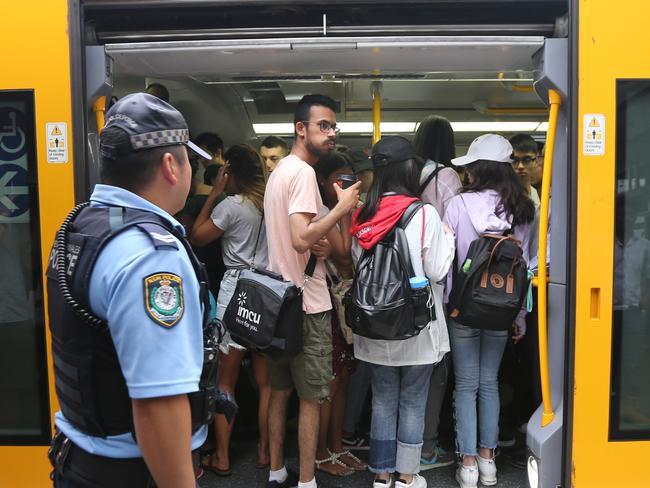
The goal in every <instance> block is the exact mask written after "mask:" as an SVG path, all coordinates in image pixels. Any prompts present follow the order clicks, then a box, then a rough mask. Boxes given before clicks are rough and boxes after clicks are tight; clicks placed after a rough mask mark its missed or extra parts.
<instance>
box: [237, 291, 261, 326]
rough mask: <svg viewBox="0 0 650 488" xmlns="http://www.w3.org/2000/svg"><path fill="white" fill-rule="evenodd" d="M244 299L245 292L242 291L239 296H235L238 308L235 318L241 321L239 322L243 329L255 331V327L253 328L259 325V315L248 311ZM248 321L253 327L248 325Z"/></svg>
mask: <svg viewBox="0 0 650 488" xmlns="http://www.w3.org/2000/svg"><path fill="white" fill-rule="evenodd" d="M246 299H247V297H246V292H245V291H242V292H240V293H239V295H237V303H238V304H239V307H237V317H238V318H240V319H243V320H241V323H242V325H244V326H245V327H247V328H250V329H251V330H257V327H255V325H259V324H260V318H261V317H260V314H259V313H256V312H253V311H252V310H249V309H248V308H246V307H245V305H246ZM249 321H250V322H253V324H255V325H252V324H250V323H249Z"/></svg>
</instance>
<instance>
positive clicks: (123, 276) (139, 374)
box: [48, 93, 214, 488]
mask: <svg viewBox="0 0 650 488" xmlns="http://www.w3.org/2000/svg"><path fill="white" fill-rule="evenodd" d="M106 117H107V118H106V126H105V127H104V130H103V132H102V135H101V140H100V153H101V180H102V184H98V185H97V186H96V187H95V189H94V191H93V193H92V196H91V198H90V205H88V206H85V207H83V208H79V207H77V208H76V209H75V210H74V211H73V213H72V214H71V215H70V216H69V217H68V219H66V222H65V223H64V225H63V227H62V229H61V230H60V231H59V233H58V234H57V240H56V243H55V246H54V248H53V252H52V255H51V258H50V266H49V269H48V294H49V298H48V300H49V313H50V327H51V331H52V343H53V344H52V349H53V357H54V367H55V383H56V392H57V396H58V399H59V403H60V405H61V411H60V412H58V413H57V414H56V420H55V423H56V428H57V434H56V436H55V439H54V440H53V443H52V447H51V449H50V458H51V460H52V462H53V464H54V467H55V469H54V471H53V479H54V486H56V487H81V486H83V487H91V486H92V487H95V486H98V487H104V486H106V487H117V486H120V487H127V488H131V487H134V488H135V487H138V488H139V487H142V488H144V487H148V486H158V487H159V488H165V487H173V488H194V487H195V486H196V481H195V479H196V478H195V472H194V469H193V451H195V450H197V449H198V447H199V446H200V445H201V444H202V443H203V442H204V440H205V437H206V433H207V428H206V426H205V425H204V424H205V423H206V422H208V421H209V419H210V414H211V412H209V410H211V409H212V410H213V406H214V397H211V396H210V394H209V393H210V392H208V393H206V391H207V390H210V385H209V384H208V383H210V381H212V379H209V381H207V382H206V381H202V380H201V379H202V371H203V379H205V377H206V375H207V373H206V367H207V365H208V363H209V361H206V365H205V367H204V341H205V340H206V337H207V336H206V332H205V330H206V328H205V327H202V324H203V325H204V324H205V322H203V320H204V303H202V301H203V300H204V299H205V294H204V293H203V291H202V289H203V288H204V284H201V283H200V282H201V281H202V280H203V278H204V276H203V275H202V274H201V270H200V265H199V264H198V261H196V259H195V258H194V256H193V254H192V253H191V250H190V249H189V247H188V246H187V245H186V242H185V239H184V237H183V236H184V231H183V227H182V225H181V224H179V223H178V222H177V221H176V220H175V219H174V218H173V217H172V215H174V214H175V213H176V212H178V211H179V210H181V209H182V208H183V205H184V204H185V200H186V198H187V195H188V192H189V189H190V183H191V180H192V171H191V168H190V163H189V160H188V150H187V148H188V147H189V148H191V149H192V150H194V151H196V152H197V153H198V154H199V155H200V156H201V157H203V158H206V159H211V158H212V157H211V156H210V155H209V154H208V153H206V152H205V151H203V150H201V149H199V148H198V147H196V146H195V145H194V144H193V143H191V142H190V141H189V140H188V128H187V124H186V123H185V120H184V119H183V117H182V115H181V114H180V112H178V111H177V110H176V109H174V108H173V107H172V106H171V105H169V104H167V103H165V102H164V101H162V100H160V99H158V98H156V97H154V96H151V95H148V94H145V93H135V94H132V95H128V96H126V97H124V98H122V99H121V100H119V101H118V102H117V103H116V104H115V105H113V107H111V109H110V110H109V111H108V113H107V114H106ZM204 336H205V337H204ZM208 339H209V338H208ZM207 356H208V354H207V353H206V357H207ZM209 356H210V359H212V354H209ZM213 369H214V368H213ZM213 372H214V371H209V372H208V373H209V374H212V373H213ZM200 383H201V385H200ZM206 385H207V386H206ZM200 386H201V387H200ZM203 387H206V388H203ZM212 393H214V392H212ZM195 465H196V463H195Z"/></svg>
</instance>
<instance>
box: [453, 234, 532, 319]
mask: <svg viewBox="0 0 650 488" xmlns="http://www.w3.org/2000/svg"><path fill="white" fill-rule="evenodd" d="M454 264H456V263H454ZM455 267H456V266H455ZM528 286H529V277H528V266H527V264H526V261H525V260H524V258H523V254H522V250H521V245H520V242H519V241H517V240H516V239H515V238H514V236H512V233H511V230H510V231H508V232H507V233H505V234H502V235H494V234H481V235H480V236H479V237H478V238H476V239H474V240H473V241H472V242H471V244H470V245H469V249H468V251H467V257H466V258H465V262H464V263H463V264H462V265H461V266H460V268H459V269H458V270H457V271H456V275H455V276H454V279H453V284H452V287H451V293H450V295H449V316H450V317H451V318H453V319H454V320H455V321H456V322H458V323H460V324H463V325H466V326H467V327H473V328H477V329H491V330H507V329H509V328H510V327H511V326H512V323H513V322H514V320H515V318H516V317H517V314H518V313H519V311H520V310H521V306H522V304H523V301H524V299H525V297H526V293H527V292H528Z"/></svg>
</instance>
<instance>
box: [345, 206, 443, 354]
mask: <svg viewBox="0 0 650 488" xmlns="http://www.w3.org/2000/svg"><path fill="white" fill-rule="evenodd" d="M423 206H424V203H423V202H421V201H417V202H413V203H412V204H411V205H409V207H408V208H407V209H406V211H405V212H404V214H403V215H402V217H401V219H400V220H399V222H398V223H397V225H396V226H395V227H394V228H393V229H392V230H391V231H390V232H389V233H388V234H386V236H384V238H383V239H382V240H381V241H379V242H378V243H377V244H376V245H375V246H374V247H373V248H372V249H369V250H366V251H364V252H363V254H362V255H361V257H360V258H359V261H358V262H357V266H356V275H355V277H354V281H353V283H352V287H351V288H350V290H349V291H348V292H347V293H346V294H345V297H344V302H343V303H344V305H345V321H346V322H347V324H348V325H349V326H350V328H351V329H352V331H353V332H354V333H355V334H357V335H360V336H363V337H368V338H370V339H384V340H389V341H391V340H402V339H408V338H409V337H413V336H415V335H417V334H419V333H420V331H421V330H422V329H423V328H424V327H426V325H427V324H428V323H429V321H431V320H435V311H434V307H433V294H432V291H431V287H430V286H429V285H427V286H426V287H424V288H420V289H417V290H412V289H411V286H410V284H409V278H411V277H413V276H415V273H414V272H413V266H412V264H411V258H410V254H409V247H408V242H407V240H406V234H405V232H404V229H405V228H406V226H407V225H408V223H409V222H410V221H411V219H412V218H413V215H415V213H416V212H417V211H418V210H420V208H422V207H423Z"/></svg>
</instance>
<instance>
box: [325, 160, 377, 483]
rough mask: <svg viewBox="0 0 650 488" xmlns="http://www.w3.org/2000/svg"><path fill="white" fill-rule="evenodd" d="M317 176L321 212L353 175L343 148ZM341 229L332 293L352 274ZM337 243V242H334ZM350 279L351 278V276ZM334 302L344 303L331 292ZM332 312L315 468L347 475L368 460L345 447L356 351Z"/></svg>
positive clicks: (346, 232)
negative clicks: (340, 179)
mask: <svg viewBox="0 0 650 488" xmlns="http://www.w3.org/2000/svg"><path fill="white" fill-rule="evenodd" d="M314 170H315V171H316V180H317V182H318V188H319V190H320V194H321V198H322V200H323V208H322V209H321V216H322V215H323V214H327V213H328V212H329V211H330V209H332V208H333V207H334V206H335V205H336V202H337V196H336V191H335V189H334V186H333V185H334V184H335V183H336V182H337V178H338V175H341V174H344V175H347V176H352V175H353V172H352V168H351V166H350V161H349V159H348V158H347V157H346V156H345V155H344V154H343V153H341V152H338V151H333V152H332V153H330V154H329V155H327V156H324V157H322V158H321V159H320V160H319V161H318V163H316V166H314ZM338 230H339V232H340V234H341V241H340V244H342V245H343V248H342V249H338V250H337V249H336V248H333V249H332V251H333V252H332V255H331V257H330V258H328V259H327V260H326V261H325V267H326V270H327V281H328V285H329V288H330V293H333V287H335V286H336V285H337V284H344V283H347V281H344V280H346V279H349V278H351V277H352V262H351V258H350V245H351V239H352V238H351V236H350V226H349V219H348V220H347V221H342V223H341V225H339V227H338ZM334 244H338V243H334ZM350 281H351V280H350ZM332 302H333V306H334V307H335V308H337V307H338V306H341V304H340V303H339V302H338V301H337V300H335V299H334V295H332ZM337 312H339V311H338V310H335V311H334V313H332V321H331V326H332V375H333V378H332V381H331V382H330V397H329V401H326V402H323V403H322V404H321V408H320V431H319V434H318V447H317V451H316V469H318V470H320V471H324V472H326V473H328V474H331V475H334V476H347V475H350V474H352V473H354V471H364V470H365V469H366V467H367V465H366V463H364V462H363V461H361V460H360V459H359V458H358V457H356V456H355V455H354V454H352V453H351V452H350V451H348V450H345V449H343V444H342V437H343V419H344V416H345V405H346V399H347V387H348V379H349V377H350V374H351V373H352V372H353V371H354V368H355V360H354V351H353V348H352V346H351V345H349V344H347V342H346V341H345V338H344V336H343V333H342V332H341V327H340V323H339V320H340V318H339V317H340V316H341V314H340V313H337Z"/></svg>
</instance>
